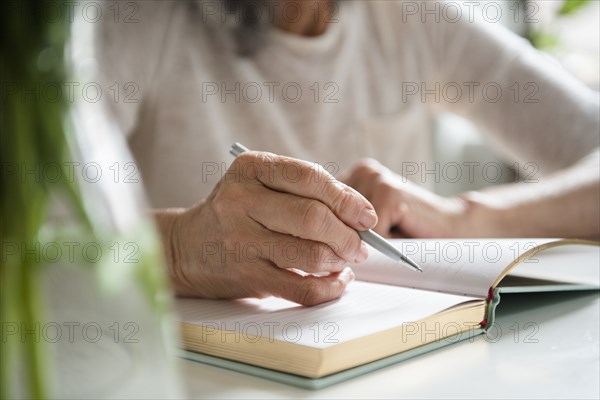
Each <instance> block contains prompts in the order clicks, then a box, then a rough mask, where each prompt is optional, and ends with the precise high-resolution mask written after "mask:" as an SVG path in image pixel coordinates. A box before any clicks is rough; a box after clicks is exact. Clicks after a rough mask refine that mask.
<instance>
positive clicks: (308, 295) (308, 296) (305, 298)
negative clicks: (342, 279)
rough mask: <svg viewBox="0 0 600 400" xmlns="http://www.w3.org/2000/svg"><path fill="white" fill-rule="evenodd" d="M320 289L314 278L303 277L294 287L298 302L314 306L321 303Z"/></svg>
mask: <svg viewBox="0 0 600 400" xmlns="http://www.w3.org/2000/svg"><path fill="white" fill-rule="evenodd" d="M320 289H321V288H320V285H319V284H318V282H317V280H316V279H315V278H307V279H305V280H304V281H303V282H302V283H301V284H300V285H299V286H298V288H297V289H296V290H297V299H298V302H299V303H300V304H303V305H305V306H314V305H316V304H319V303H322V302H323V300H322V294H321V290H320Z"/></svg>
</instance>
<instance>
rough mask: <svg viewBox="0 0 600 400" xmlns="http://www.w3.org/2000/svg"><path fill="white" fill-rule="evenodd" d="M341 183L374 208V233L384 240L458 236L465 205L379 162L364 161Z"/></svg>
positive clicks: (460, 231) (460, 233)
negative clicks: (411, 180) (375, 221)
mask: <svg viewBox="0 0 600 400" xmlns="http://www.w3.org/2000/svg"><path fill="white" fill-rule="evenodd" d="M342 180H343V181H344V182H345V183H347V184H348V185H349V186H352V187H353V188H355V189H356V190H358V191H359V192H360V193H361V194H362V195H363V196H365V197H366V198H367V199H368V200H369V201H370V202H371V203H372V204H373V206H374V207H375V210H376V211H377V215H378V217H379V222H378V224H377V226H376V227H375V229H374V230H375V231H376V232H377V233H379V234H380V235H382V236H384V237H418V238H427V237H438V238H439V237H459V236H463V234H464V232H463V229H462V226H463V224H462V219H463V218H464V216H465V213H466V210H467V207H466V202H465V201H464V200H462V199H459V198H444V197H440V196H438V195H436V194H434V193H432V192H430V191H428V190H426V189H423V188H421V187H419V186H417V185H416V184H414V183H412V182H409V181H408V180H407V179H406V178H404V177H402V176H400V175H397V174H395V173H393V172H392V171H390V170H389V169H387V168H386V167H384V166H383V165H381V164H380V163H379V162H378V161H376V160H372V159H365V160H362V161H361V162H359V163H358V164H357V165H356V166H355V167H354V168H353V169H352V170H351V171H349V172H348V173H347V174H346V175H345V177H344V178H342Z"/></svg>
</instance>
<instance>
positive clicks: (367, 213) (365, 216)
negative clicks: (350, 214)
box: [358, 208, 377, 229]
mask: <svg viewBox="0 0 600 400" xmlns="http://www.w3.org/2000/svg"><path fill="white" fill-rule="evenodd" d="M358 223H359V224H361V225H362V226H363V228H365V229H371V228H372V227H374V226H375V225H377V214H375V211H373V210H371V209H369V208H364V209H363V210H362V212H361V213H360V217H359V219H358Z"/></svg>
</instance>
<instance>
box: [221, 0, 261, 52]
mask: <svg viewBox="0 0 600 400" xmlns="http://www.w3.org/2000/svg"><path fill="white" fill-rule="evenodd" d="M222 1H223V6H224V12H225V13H226V14H229V15H230V16H231V17H233V21H234V22H233V23H232V26H231V28H230V29H231V34H232V35H233V38H234V40H235V43H236V50H237V52H238V54H239V55H240V56H242V57H251V56H253V55H254V54H255V53H256V52H257V51H258V50H259V49H260V48H261V47H263V45H264V43H265V42H266V40H267V36H268V32H269V30H270V26H271V23H272V21H269V15H271V14H270V12H269V10H268V9H267V4H266V3H265V1H264V0H257V1H248V0H222Z"/></svg>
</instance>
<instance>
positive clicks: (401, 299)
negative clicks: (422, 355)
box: [176, 281, 480, 348]
mask: <svg viewBox="0 0 600 400" xmlns="http://www.w3.org/2000/svg"><path fill="white" fill-rule="evenodd" d="M473 300H477V299H475V298H471V297H464V296H456V295H451V294H445V293H434V292H430V291H425V290H415V289H408V288H403V287H397V286H389V285H379V284H373V283H367V282H359V281H356V282H353V283H352V284H351V285H350V286H349V288H348V290H347V291H346V293H345V294H344V295H343V296H342V297H341V298H340V299H339V300H336V301H332V302H329V303H325V304H321V305H318V306H314V307H303V306H300V305H298V304H295V303H292V302H289V301H286V300H283V299H278V298H274V297H270V298H266V299H244V300H235V301H226V300H204V299H188V298H179V299H177V301H176V311H177V314H178V315H179V318H180V321H181V322H187V323H192V324H196V325H203V326H204V327H205V334H206V335H223V334H225V335H229V337H228V338H229V339H230V340H231V339H232V337H233V336H235V335H236V334H237V335H238V336H237V337H235V338H234V339H235V340H253V339H252V338H253V337H266V338H268V339H269V340H282V341H286V342H291V343H297V344H299V345H304V346H309V347H315V348H326V347H329V346H333V345H336V344H338V343H342V342H346V341H349V340H352V339H356V338H359V337H363V336H368V335H371V334H373V333H377V332H381V331H383V330H386V329H391V328H394V327H397V326H400V325H402V324H405V323H414V322H415V321H419V320H421V319H424V318H427V317H429V316H431V315H433V314H435V313H438V312H440V311H443V310H445V309H448V308H450V307H453V306H456V305H458V304H462V303H466V302H470V301H473ZM472 322H473V324H477V323H479V322H480V321H472ZM456 328H457V327H443V326H440V327H439V329H440V332H439V333H438V334H439V337H440V338H441V337H443V335H445V334H448V332H447V331H448V330H449V329H454V330H456ZM461 328H462V327H461ZM224 331H229V332H226V333H223V332H224ZM407 331H408V333H407V335H408V334H410V332H414V331H416V329H414V330H412V331H411V330H407ZM234 332H237V333H234ZM449 333H450V334H452V333H453V331H450V332H449ZM435 334H436V333H435V332H429V335H430V336H431V335H435ZM222 339H223V342H225V338H222ZM402 339H403V338H398V340H402ZM404 339H407V338H404ZM429 339H431V337H429Z"/></svg>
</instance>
